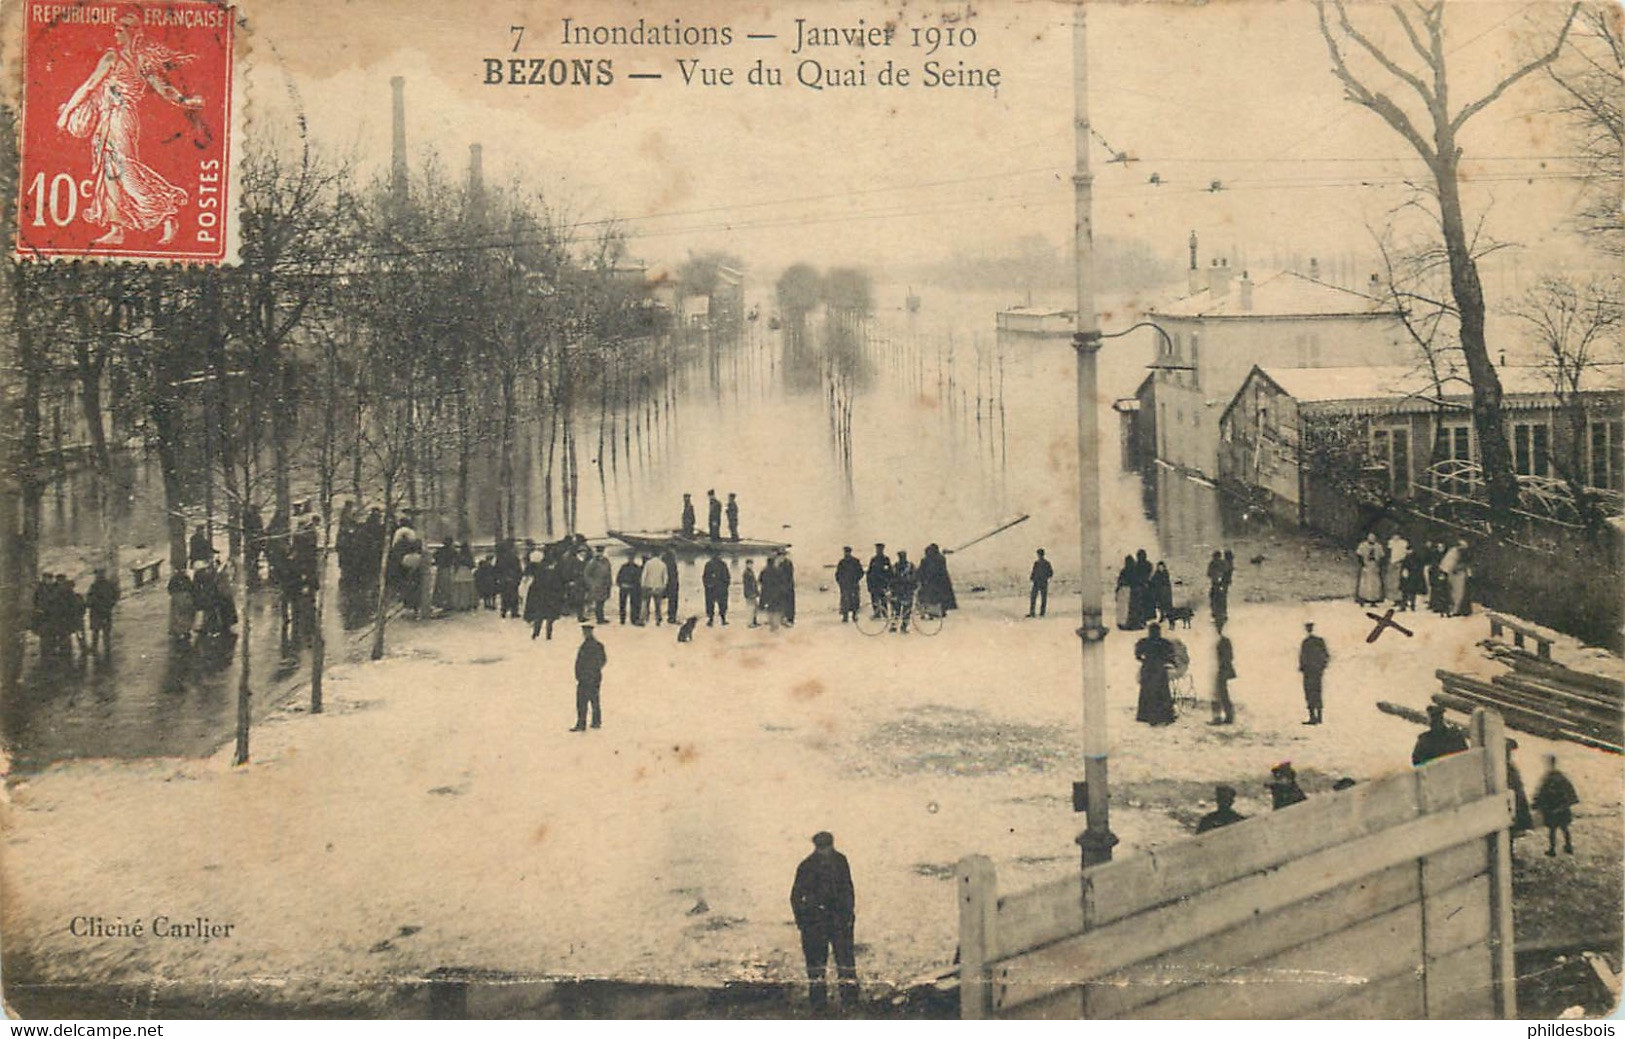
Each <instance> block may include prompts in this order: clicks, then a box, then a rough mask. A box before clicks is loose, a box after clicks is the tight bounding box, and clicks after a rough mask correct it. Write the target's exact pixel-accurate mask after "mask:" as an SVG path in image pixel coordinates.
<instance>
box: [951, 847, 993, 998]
mask: <svg viewBox="0 0 1625 1039" xmlns="http://www.w3.org/2000/svg"><path fill="white" fill-rule="evenodd" d="M956 872H957V873H958V893H959V1016H960V1017H961V1018H962V1019H964V1020H967V1021H977V1020H981V1019H982V1018H984V1017H986V1016H987V1012H988V1008H989V1007H990V1006H991V1003H992V999H991V994H990V992H989V988H990V986H991V981H990V979H989V976H988V961H989V960H991V959H992V955H991V954H992V951H993V949H994V947H995V946H994V927H995V926H996V924H997V915H998V913H997V886H998V875H997V874H996V873H995V872H994V869H993V860H992V859H990V858H988V857H987V856H985V855H971V856H968V857H966V858H963V859H960V860H959V868H958V870H957V871H956Z"/></svg>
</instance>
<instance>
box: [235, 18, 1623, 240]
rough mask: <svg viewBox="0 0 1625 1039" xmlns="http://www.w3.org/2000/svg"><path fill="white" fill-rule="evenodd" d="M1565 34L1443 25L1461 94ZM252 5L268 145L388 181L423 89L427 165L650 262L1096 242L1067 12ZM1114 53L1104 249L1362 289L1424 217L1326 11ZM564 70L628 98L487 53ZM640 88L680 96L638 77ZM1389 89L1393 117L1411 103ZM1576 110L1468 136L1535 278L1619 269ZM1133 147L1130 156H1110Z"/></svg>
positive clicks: (1151, 38)
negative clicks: (885, 82)
mask: <svg viewBox="0 0 1625 1039" xmlns="http://www.w3.org/2000/svg"><path fill="white" fill-rule="evenodd" d="M1563 10H1564V8H1563V7H1562V5H1559V4H1554V3H1549V2H1540V3H1533V4H1520V5H1508V4H1501V3H1493V2H1487V0H1486V2H1478V0H1457V2H1456V3H1455V4H1454V5H1452V7H1451V9H1450V12H1449V15H1448V25H1447V31H1448V36H1447V45H1448V47H1449V54H1450V60H1451V66H1452V74H1453V77H1454V78H1453V81H1452V97H1453V98H1454V99H1459V100H1465V99H1467V98H1470V97H1474V96H1477V95H1478V94H1480V93H1482V92H1483V91H1484V90H1485V89H1487V88H1488V87H1489V86H1490V85H1491V84H1493V82H1494V81H1495V79H1496V78H1498V77H1499V76H1500V75H1502V74H1504V72H1505V71H1506V70H1507V69H1509V68H1510V67H1512V65H1513V64H1514V63H1515V62H1516V61H1518V60H1520V59H1522V58H1524V57H1525V56H1527V55H1528V54H1530V53H1533V52H1534V50H1535V47H1536V46H1537V45H1538V43H1539V42H1540V41H1542V40H1549V39H1550V36H1551V29H1552V26H1553V25H1554V22H1555V21H1556V20H1558V19H1560V17H1561V15H1562V12H1563ZM241 11H242V13H243V14H244V16H245V17H246V19H247V23H246V31H245V32H244V33H243V34H242V36H241V40H240V46H241V53H242V58H241V61H242V64H243V67H244V80H243V82H244V91H243V92H244V94H245V96H246V100H247V104H246V105H245V106H244V108H243V112H244V116H245V118H246V119H247V120H248V121H249V123H250V124H251V125H252V127H253V128H254V129H255V130H256V131H258V132H263V131H264V130H266V129H268V128H277V132H280V133H281V134H282V135H283V136H284V137H287V136H291V127H292V126H293V116H294V115H295V114H296V113H297V114H299V115H302V116H303V117H304V118H305V120H306V121H307V123H308V126H309V127H310V132H311V134H312V136H313V137H314V138H315V140H316V141H318V142H319V143H320V144H321V145H322V146H323V147H325V148H329V149H332V150H334V151H337V152H340V153H344V154H349V155H352V156H354V157H355V159H356V161H357V163H358V165H359V166H360V167H361V168H362V169H363V170H366V171H368V172H372V171H376V170H379V169H382V168H383V167H384V165H385V164H386V163H387V161H388V152H389V134H390V90H389V80H390V77H392V76H396V75H399V76H403V77H405V79H406V84H407V86H406V97H407V135H408V149H409V151H410V152H411V154H412V156H413V158H414V161H416V160H417V159H418V158H419V157H420V156H421V155H422V153H423V152H424V150H425V149H431V148H432V149H434V150H435V151H437V152H438V153H439V154H440V156H441V158H442V159H443V160H444V162H445V163H446V164H447V165H449V166H451V167H453V168H461V167H462V166H463V165H464V164H465V163H466V156H467V149H468V146H469V145H470V144H473V143H479V144H481V145H482V146H483V150H484V157H485V169H486V177H487V180H488V181H490V182H493V183H507V182H509V181H510V180H511V179H514V178H521V179H522V180H523V181H524V182H525V183H526V184H527V185H531V186H536V187H540V188H542V189H543V190H544V191H545V192H546V193H547V194H548V195H549V196H550V197H552V198H553V199H554V200H555V201H556V202H559V203H560V204H561V205H563V206H564V207H565V208H567V209H568V211H570V212H571V213H573V214H575V215H577V216H578V217H580V218H582V219H599V218H604V217H610V216H613V217H616V218H618V219H620V220H621V221H622V222H623V223H622V226H623V227H624V228H625V229H626V230H627V231H628V233H629V234H630V235H631V237H632V242H633V244H632V249H633V252H634V253H635V254H636V255H638V256H641V257H642V258H644V259H647V260H649V261H651V262H654V263H661V262H672V261H677V260H681V259H682V258H683V256H685V255H686V254H688V253H689V252H691V251H700V250H704V249H712V248H723V249H728V250H730V251H733V252H736V253H738V254H740V255H742V256H744V257H745V258H746V259H747V260H748V261H750V262H751V263H753V264H757V265H764V266H773V265H781V264H786V263H790V262H794V261H796V260H799V259H807V260H811V261H812V262H815V263H818V264H820V265H826V264H833V263H864V264H871V265H880V266H884V265H886V264H913V263H925V262H931V261H933V260H939V259H942V258H943V257H945V256H949V255H952V254H953V253H955V252H966V253H972V254H977V253H983V254H986V253H997V252H1000V251H1002V250H1004V249H1005V248H1007V247H1008V245H1009V243H1011V242H1013V241H1015V240H1016V239H1018V238H1020V237H1022V236H1024V235H1031V234H1041V235H1044V236H1046V237H1047V238H1049V239H1050V240H1051V241H1053V242H1054V243H1056V244H1057V245H1061V244H1063V243H1065V242H1067V241H1068V240H1069V239H1070V236H1071V227H1072V190H1071V182H1070V172H1071V165H1072V136H1071V131H1072V113H1073V96H1072V62H1073V37H1072V30H1071V20H1072V9H1071V5H1070V4H1067V3H1063V2H1058V0H1055V2H1049V0H1045V2H1027V3H1018V2H1012V0H981V2H979V3H975V4H965V3H918V2H907V0H905V2H902V3H890V4H888V3H872V2H867V0H852V2H835V0H801V2H798V3H788V2H773V3H768V2H737V3H720V2H709V3H707V2H701V0H688V2H667V0H650V2H636V0H594V2H591V3H589V2H587V0H550V2H547V3H532V2H525V0H473V2H469V3H458V4H434V5H424V4H417V3H409V2H406V0H342V2H335V3H325V4H312V3H306V2H295V0H258V2H255V3H246V2H245V3H244V4H242V6H241ZM1354 17H1355V18H1356V20H1357V21H1358V22H1359V24H1360V25H1361V26H1362V27H1365V28H1367V30H1368V31H1371V32H1373V33H1375V34H1377V35H1378V36H1379V38H1382V39H1386V40H1389V41H1390V42H1393V43H1395V44H1397V47H1398V48H1400V50H1399V52H1400V53H1406V52H1407V51H1406V50H1404V49H1403V48H1404V47H1405V45H1404V44H1403V41H1402V40H1400V39H1399V38H1397V37H1395V36H1394V33H1393V31H1392V30H1391V28H1390V27H1391V26H1392V24H1393V23H1392V21H1391V19H1390V17H1389V15H1388V13H1387V10H1386V5H1380V6H1379V5H1370V4H1361V5H1356V7H1355V11H1354ZM565 18H570V19H573V20H574V21H575V23H577V24H578V25H588V26H593V25H597V26H606V27H608V26H634V25H636V24H638V22H639V20H640V19H641V20H642V22H643V23H644V24H645V25H646V26H662V25H671V24H674V23H676V22H678V21H680V22H681V24H682V25H684V26H687V27H691V28H692V27H713V28H718V29H720V28H722V27H727V28H728V29H729V30H730V32H731V35H732V42H731V44H730V45H729V46H712V47H704V46H692V47H690V46H674V47H664V46H653V47H651V46H647V45H645V46H632V45H621V46H616V45H605V46H593V45H576V44H567V43H565V42H564V40H563V39H562V20H563V19H565ZM797 19H802V20H804V24H805V25H806V26H808V27H815V28H824V27H848V28H851V27H856V26H857V25H858V22H859V20H860V19H861V20H862V21H863V23H864V26H865V27H870V28H872V27H876V26H886V25H891V26H893V27H894V28H895V29H896V34H895V36H894V42H893V43H892V45H891V46H889V47H887V46H880V47H869V48H863V49H858V48H853V47H849V46H834V47H822V48H812V47H807V48H806V49H805V50H804V52H803V53H802V54H795V55H792V54H791V53H790V51H791V50H792V49H793V48H794V47H795V45H796V36H797V32H798V30H797V23H796V20H797ZM513 26H524V35H523V37H519V36H518V35H517V34H516V33H515V32H513V31H512V29H511V27H513ZM938 27H947V28H950V29H953V30H954V32H955V46H952V47H943V48H942V49H940V50H939V51H938V52H937V53H935V54H928V53H927V51H926V49H925V48H923V47H919V48H916V47H913V46H910V45H909V41H910V39H911V37H912V32H913V30H922V31H924V30H927V29H932V28H938ZM966 30H970V31H971V32H973V33H974V43H973V44H971V45H969V46H965V45H964V44H965V42H967V41H966V38H965V35H964V34H965V31H966ZM747 33H771V34H776V35H777V37H778V38H777V39H775V40H749V39H746V38H745V37H746V34H747ZM1088 54H1089V61H1090V65H1091V68H1090V88H1091V91H1090V106H1091V115H1092V123H1093V127H1094V129H1095V131H1096V133H1097V134H1098V137H1097V139H1096V142H1095V145H1094V147H1093V150H1092V152H1091V156H1092V161H1093V162H1094V163H1095V170H1094V171H1095V174H1096V181H1095V232H1096V234H1098V235H1112V236H1119V237H1125V238H1136V239H1140V240H1143V241H1145V242H1147V243H1149V244H1150V245H1152V246H1153V247H1154V248H1155V249H1157V250H1158V251H1159V252H1160V253H1162V254H1163V255H1165V256H1167V257H1168V259H1169V261H1170V262H1171V263H1172V262H1178V261H1180V260H1182V259H1183V257H1184V253H1185V240H1186V237H1187V235H1188V234H1189V232H1190V231H1192V230H1195V231H1197V232H1198V233H1199V235H1200V236H1201V240H1202V251H1203V258H1204V262H1205V261H1206V259H1207V258H1208V257H1210V256H1212V255H1226V256H1228V257H1231V258H1232V259H1233V260H1234V261H1235V262H1237V263H1239V264H1241V265H1242V266H1255V267H1261V268H1262V267H1267V266H1270V265H1272V264H1273V263H1274V262H1275V261H1276V260H1277V259H1279V258H1281V257H1282V256H1283V255H1285V254H1292V253H1296V254H1298V255H1299V256H1300V257H1301V256H1308V255H1316V256H1322V257H1337V256H1343V255H1346V254H1358V256H1359V259H1358V261H1357V262H1358V263H1359V264H1361V265H1364V264H1365V263H1367V262H1368V260H1367V256H1368V255H1369V254H1370V252H1371V249H1370V241H1371V231H1370V230H1369V229H1370V228H1372V227H1380V226H1382V225H1383V224H1384V223H1386V222H1387V221H1389V220H1390V219H1391V217H1390V214H1391V213H1392V212H1393V211H1394V210H1395V208H1396V207H1397V206H1398V205H1399V204H1400V203H1401V202H1403V200H1404V199H1405V198H1406V197H1407V196H1408V194H1409V189H1407V188H1406V187H1404V186H1403V183H1402V182H1403V181H1404V180H1406V179H1408V178H1412V179H1413V178H1416V177H1418V176H1419V175H1420V174H1421V172H1422V167H1421V164H1420V162H1419V161H1418V160H1416V159H1415V158H1414V157H1413V156H1410V157H1408V156H1407V151H1406V146H1405V145H1404V144H1403V143H1402V142H1401V141H1400V140H1399V138H1398V137H1397V136H1396V135H1395V134H1394V133H1393V132H1392V131H1391V130H1389V129H1388V128H1387V127H1386V126H1385V125H1384V124H1382V123H1381V122H1380V120H1379V119H1378V118H1377V117H1376V116H1374V115H1373V114H1371V113H1369V112H1367V111H1365V110H1364V109H1361V108H1359V107H1357V106H1355V105H1353V104H1350V103H1348V102H1347V101H1345V100H1343V99H1342V97H1341V88H1340V87H1339V85H1338V84H1337V83H1336V81H1335V80H1334V78H1333V76H1332V74H1331V72H1330V62H1329V60H1328V57H1327V53H1326V48H1325V45H1324V43H1323V42H1322V40H1321V38H1320V36H1319V33H1318V31H1317V28H1316V19H1315V12H1314V7H1313V6H1312V5H1311V4H1309V3H1307V2H1303V0H1283V2H1274V3H1253V2H1247V0H1234V2H1225V3H1211V4H1205V5H1191V4H1172V3H1138V4H1105V3H1094V4H1091V5H1090V14H1089V48H1088ZM555 57H562V58H566V59H570V58H584V59H593V60H597V59H609V60H610V61H611V62H612V63H613V69H614V73H615V79H614V82H613V83H612V84H609V85H607V86H598V85H595V86H588V87H571V86H562V87H560V86H540V85H538V86H531V85H509V84H501V85H488V84H487V83H486V82H485V78H486V69H487V65H486V59H499V60H503V61H506V60H508V59H512V58H522V59H532V58H543V59H551V58H555ZM809 57H811V58H813V59H814V60H816V61H818V62H819V67H820V68H821V69H823V70H824V71H825V74H826V75H836V74H838V70H851V69H855V68H856V66H857V62H858V61H859V60H860V59H861V60H862V61H863V62H864V66H865V71H866V75H867V77H868V80H869V82H868V84H867V85H866V86H863V87H856V86H828V87H826V88H825V89H823V90H814V89H811V88H809V87H806V86H802V85H799V84H797V83H796V82H795V81H794V80H795V77H796V71H797V68H798V66H799V64H800V63H801V62H803V61H804V60H806V59H808V58H809ZM678 59H697V60H699V61H701V62H703V63H705V64H707V65H711V66H724V65H725V66H730V67H732V68H733V69H734V75H735V77H736V82H735V84H734V85H732V86H702V85H699V84H697V83H696V84H692V85H685V84H684V82H683V80H682V78H681V75H680V70H679V67H678ZM758 59H760V60H762V61H763V62H764V63H765V64H766V65H769V66H778V67H780V68H781V69H782V70H783V74H784V77H785V83H784V85H782V86H778V87H762V86H751V85H749V84H748V83H745V82H743V80H744V79H745V76H746V74H747V72H748V70H749V69H750V68H751V67H753V66H754V65H755V63H756V61H757V60H758ZM888 60H889V61H892V62H893V63H894V64H895V65H897V66H905V67H909V68H910V69H911V70H912V72H913V76H914V80H915V81H914V83H913V84H912V85H910V86H908V87H903V88H899V87H881V86H879V85H878V84H876V83H875V78H876V76H877V74H878V71H879V69H880V68H881V67H882V66H883V65H884V64H885V63H886V62H887V61H888ZM929 60H936V61H939V62H942V63H944V64H946V65H948V66H950V67H957V65H958V63H959V62H961V61H963V62H964V63H965V65H966V66H967V67H970V68H974V69H994V68H996V69H998V71H999V76H1000V83H999V86H998V88H997V89H996V90H994V89H988V88H985V87H983V88H950V87H935V88H930V87H926V86H924V85H922V83H921V82H920V80H921V78H922V76H923V73H924V70H923V66H924V63H925V62H926V61H929ZM1359 67H1360V68H1361V69H1363V70H1364V69H1370V68H1371V66H1359ZM832 70H837V71H832ZM635 72H646V73H660V74H661V75H662V78H661V79H658V80H634V79H631V78H627V77H628V74H630V73H635ZM1373 75H1374V77H1375V79H1376V81H1377V83H1378V84H1379V85H1380V86H1382V87H1383V88H1384V89H1388V90H1390V91H1395V92H1396V93H1395V96H1396V97H1397V96H1399V93H1398V92H1400V91H1403V90H1404V89H1405V88H1404V87H1403V86H1402V85H1400V84H1399V83H1398V81H1397V80H1395V79H1394V78H1393V77H1392V76H1390V75H1387V74H1386V73H1381V72H1374V73H1373ZM1551 89H1552V88H1551V86H1550V84H1549V83H1546V82H1544V81H1543V79H1542V78H1541V77H1539V76H1535V77H1530V78H1529V79H1527V80H1525V81H1524V83H1522V84H1520V85H1519V86H1517V87H1515V88H1514V89H1513V91H1511V92H1510V93H1509V94H1508V95H1507V96H1506V97H1505V98H1504V99H1503V100H1502V101H1501V102H1500V103H1498V104H1497V105H1496V106H1494V107H1492V108H1490V109H1488V110H1487V111H1485V112H1484V113H1482V114H1480V115H1479V116H1478V117H1477V118H1476V120H1475V121H1474V123H1473V124H1471V125H1470V127H1469V132H1468V133H1467V135H1466V138H1465V142H1464V143H1465V147H1466V150H1467V154H1468V157H1469V159H1470V160H1473V161H1470V162H1469V165H1468V167H1467V172H1468V174H1469V177H1470V179H1471V186H1470V187H1469V196H1468V201H1469V205H1470V207H1471V209H1472V210H1473V212H1474V213H1475V214H1485V215H1486V219H1487V223H1486V229H1487V230H1488V231H1489V232H1490V233H1491V234H1493V235H1495V236H1496V237H1498V238H1502V239H1507V240H1512V241H1517V242H1520V243H1523V245H1524V246H1525V249H1524V250H1522V251H1520V252H1519V253H1518V258H1517V260H1516V262H1517V263H1518V264H1519V265H1527V266H1528V267H1529V268H1530V269H1531V270H1532V269H1536V268H1539V267H1541V266H1544V265H1549V264H1551V263H1565V264H1566V263H1590V262H1594V261H1591V260H1589V259H1587V258H1585V257H1583V256H1582V255H1581V254H1580V252H1578V251H1577V248H1576V245H1575V239H1574V238H1573V236H1572V235H1571V234H1570V233H1569V232H1568V231H1567V228H1566V221H1567V220H1568V218H1569V216H1570V215H1571V213H1572V211H1573V208H1574V201H1573V193H1574V187H1575V184H1574V182H1573V181H1572V180H1569V179H1564V178H1561V177H1559V176H1555V175H1554V174H1556V173H1559V172H1560V171H1561V169H1562V168H1563V165H1564V163H1563V157H1564V156H1566V155H1568V154H1570V153H1571V152H1572V151H1573V148H1572V147H1571V146H1570V145H1569V144H1568V142H1567V140H1566V138H1565V137H1564V135H1563V131H1562V129H1561V127H1560V126H1559V125H1558V124H1557V122H1556V121H1555V120H1554V118H1553V117H1551V116H1550V115H1548V114H1545V113H1544V112H1542V108H1543V107H1549V106H1550V104H1551V102H1552V94H1551ZM1115 152H1124V153H1126V154H1127V155H1128V156H1129V157H1131V158H1132V160H1133V161H1129V162H1124V163H1115V162H1107V161H1106V160H1107V159H1108V158H1109V157H1110V156H1111V155H1112V154H1113V153H1115ZM1475 156H1481V157H1482V159H1481V160H1475V159H1474V157H1475ZM1531 174H1532V175H1533V176H1534V177H1535V178H1537V179H1535V180H1534V181H1533V182H1529V181H1528V180H1527V179H1523V180H1520V179H1516V178H1519V177H1524V176H1525V175H1531ZM1153 178H1155V181H1156V183H1154V182H1153ZM1214 182H1218V183H1219V185H1220V186H1219V189H1218V190H1216V191H1215V190H1212V188H1213V185H1214ZM1503 262H1511V261H1510V260H1508V261H1503Z"/></svg>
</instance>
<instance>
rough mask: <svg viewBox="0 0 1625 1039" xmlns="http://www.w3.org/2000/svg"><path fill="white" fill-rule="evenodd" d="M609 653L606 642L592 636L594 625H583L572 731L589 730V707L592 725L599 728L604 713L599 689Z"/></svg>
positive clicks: (577, 662)
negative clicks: (574, 718) (600, 702)
mask: <svg viewBox="0 0 1625 1039" xmlns="http://www.w3.org/2000/svg"><path fill="white" fill-rule="evenodd" d="M608 662H609V654H608V653H606V652H604V644H603V643H602V642H599V641H598V640H597V639H595V638H593V637H592V625H591V624H583V625H582V626H581V648H580V649H578V650H576V723H575V727H574V728H572V729H571V730H570V731H571V732H586V731H587V708H588V706H589V705H590V706H591V707H592V727H593V728H595V729H596V728H598V727H599V725H600V724H601V723H602V722H603V715H602V712H601V711H600V709H599V705H598V691H599V688H600V687H601V686H602V685H603V681H604V665H605V664H606V663H608Z"/></svg>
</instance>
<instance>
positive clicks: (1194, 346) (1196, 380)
mask: <svg viewBox="0 0 1625 1039" xmlns="http://www.w3.org/2000/svg"><path fill="white" fill-rule="evenodd" d="M1200 351H1201V343H1200V340H1199V337H1198V334H1197V333H1195V332H1192V333H1191V371H1190V376H1191V388H1192V389H1197V390H1199V389H1201V388H1202V362H1201V354H1200Z"/></svg>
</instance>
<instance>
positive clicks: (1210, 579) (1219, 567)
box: [1207, 549, 1230, 622]
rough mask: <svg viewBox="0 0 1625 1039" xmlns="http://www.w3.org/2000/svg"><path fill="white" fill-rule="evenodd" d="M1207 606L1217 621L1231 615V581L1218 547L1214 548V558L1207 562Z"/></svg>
mask: <svg viewBox="0 0 1625 1039" xmlns="http://www.w3.org/2000/svg"><path fill="white" fill-rule="evenodd" d="M1207 608H1208V612H1209V613H1211V614H1213V620H1214V621H1215V622H1218V621H1222V620H1224V619H1225V618H1227V617H1228V616H1229V615H1230V581H1229V578H1228V571H1227V570H1226V568H1225V565H1224V557H1223V556H1222V555H1220V554H1219V550H1218V549H1214V550H1213V558H1212V559H1210V560H1208V564H1207Z"/></svg>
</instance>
